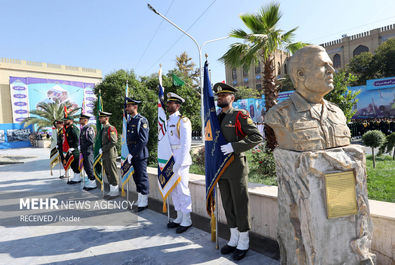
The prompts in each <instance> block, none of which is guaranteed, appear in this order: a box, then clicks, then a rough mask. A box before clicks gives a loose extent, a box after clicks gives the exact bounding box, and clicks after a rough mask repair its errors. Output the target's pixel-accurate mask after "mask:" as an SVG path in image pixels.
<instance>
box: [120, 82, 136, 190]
mask: <svg viewBox="0 0 395 265" xmlns="http://www.w3.org/2000/svg"><path fill="white" fill-rule="evenodd" d="M127 97H128V83H127V82H126V88H125V104H124V108H123V124H122V146H121V188H122V193H121V194H122V197H125V188H124V186H125V185H126V183H128V181H129V179H130V177H131V176H132V175H133V173H134V168H133V166H132V163H129V162H128V160H127V159H126V158H127V157H128V154H129V150H128V145H127V142H126V130H127V129H126V127H127V120H128V114H127V112H126V98H127Z"/></svg>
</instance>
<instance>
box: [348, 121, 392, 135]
mask: <svg viewBox="0 0 395 265" xmlns="http://www.w3.org/2000/svg"><path fill="white" fill-rule="evenodd" d="M348 127H349V128H350V131H351V136H352V137H362V135H364V133H366V132H367V131H371V130H379V131H382V132H383V133H384V134H385V135H389V134H391V133H393V132H395V118H374V119H365V120H362V119H352V120H351V122H350V123H348Z"/></svg>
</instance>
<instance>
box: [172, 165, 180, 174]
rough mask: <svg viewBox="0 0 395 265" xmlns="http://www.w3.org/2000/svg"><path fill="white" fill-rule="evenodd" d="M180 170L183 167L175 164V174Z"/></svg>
mask: <svg viewBox="0 0 395 265" xmlns="http://www.w3.org/2000/svg"><path fill="white" fill-rule="evenodd" d="M180 168H181V165H179V164H176V163H175V164H174V165H173V173H174V174H176V172H177V171H178V170H179V169H180Z"/></svg>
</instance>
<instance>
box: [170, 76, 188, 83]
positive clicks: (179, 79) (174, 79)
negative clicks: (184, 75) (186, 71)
mask: <svg viewBox="0 0 395 265" xmlns="http://www.w3.org/2000/svg"><path fill="white" fill-rule="evenodd" d="M171 77H172V79H173V85H174V86H183V85H184V84H185V82H184V81H183V80H181V78H179V77H178V76H177V75H175V74H172V75H171Z"/></svg>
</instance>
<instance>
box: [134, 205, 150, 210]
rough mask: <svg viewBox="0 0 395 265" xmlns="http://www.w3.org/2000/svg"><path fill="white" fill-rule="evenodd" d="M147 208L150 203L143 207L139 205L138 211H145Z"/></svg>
mask: <svg viewBox="0 0 395 265" xmlns="http://www.w3.org/2000/svg"><path fill="white" fill-rule="evenodd" d="M145 209H148V205H147V206H143V207H137V212H141V211H144V210H145Z"/></svg>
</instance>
